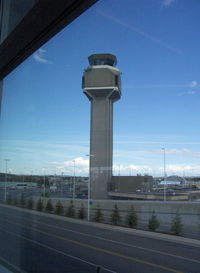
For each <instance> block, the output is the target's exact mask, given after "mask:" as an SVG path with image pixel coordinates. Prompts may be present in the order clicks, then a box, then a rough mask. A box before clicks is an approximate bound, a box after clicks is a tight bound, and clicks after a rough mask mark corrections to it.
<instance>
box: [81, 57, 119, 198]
mask: <svg viewBox="0 0 200 273" xmlns="http://www.w3.org/2000/svg"><path fill="white" fill-rule="evenodd" d="M88 60H89V64H90V66H89V67H88V68H86V69H85V71H84V74H83V80H82V88H83V92H84V93H85V95H86V96H87V97H88V99H89V100H90V101H91V125H90V155H89V156H90V189H91V192H90V196H91V199H108V191H109V189H110V184H111V177H112V161H113V102H115V101H117V100H119V99H120V97H121V84H120V82H121V81H120V71H119V69H117V68H116V67H114V66H115V65H116V63H117V59H116V57H115V56H114V55H111V54H93V55H91V56H89V57H88Z"/></svg>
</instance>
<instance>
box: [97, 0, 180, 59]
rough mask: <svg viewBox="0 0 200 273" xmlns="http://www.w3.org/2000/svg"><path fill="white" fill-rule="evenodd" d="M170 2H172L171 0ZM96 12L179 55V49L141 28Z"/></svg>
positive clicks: (101, 12) (99, 11)
mask: <svg viewBox="0 0 200 273" xmlns="http://www.w3.org/2000/svg"><path fill="white" fill-rule="evenodd" d="M171 1H172V0H171ZM96 12H97V13H98V14H100V15H101V16H103V17H105V18H107V19H109V20H111V21H112V22H115V23H117V24H119V25H121V26H123V27H125V28H127V29H129V30H131V31H132V32H134V33H137V34H138V35H140V36H143V37H145V38H146V39H148V40H151V41H152V42H154V43H157V44H159V45H160V46H162V47H165V48H167V49H168V50H170V51H173V52H175V53H178V54H180V53H181V51H180V49H178V48H175V47H174V46H172V45H170V44H168V43H166V42H164V41H163V40H161V39H160V38H158V37H156V36H153V35H151V34H149V33H148V32H146V31H144V30H142V29H141V28H138V27H136V26H134V25H132V24H129V23H127V22H124V21H122V20H120V19H119V18H117V17H115V16H112V15H110V14H107V13H105V12H104V11H101V10H96Z"/></svg>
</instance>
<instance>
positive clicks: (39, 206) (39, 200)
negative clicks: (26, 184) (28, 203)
mask: <svg viewBox="0 0 200 273" xmlns="http://www.w3.org/2000/svg"><path fill="white" fill-rule="evenodd" d="M43 208H44V206H43V201H42V199H41V198H40V199H38V201H37V207H36V209H37V211H42V210H43Z"/></svg>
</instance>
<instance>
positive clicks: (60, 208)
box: [55, 200, 63, 215]
mask: <svg viewBox="0 0 200 273" xmlns="http://www.w3.org/2000/svg"><path fill="white" fill-rule="evenodd" d="M55 214H57V215H62V214H63V205H62V203H61V202H60V200H58V201H57V203H56V208H55Z"/></svg>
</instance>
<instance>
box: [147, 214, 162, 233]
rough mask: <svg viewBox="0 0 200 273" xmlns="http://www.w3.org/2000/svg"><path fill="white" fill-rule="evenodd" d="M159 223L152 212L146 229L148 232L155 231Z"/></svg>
mask: <svg viewBox="0 0 200 273" xmlns="http://www.w3.org/2000/svg"><path fill="white" fill-rule="evenodd" d="M159 226H160V223H159V221H158V219H157V217H156V215H155V212H154V211H153V213H152V215H151V218H150V219H149V224H148V228H149V229H150V230H153V231H155V230H156V229H157V228H159Z"/></svg>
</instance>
